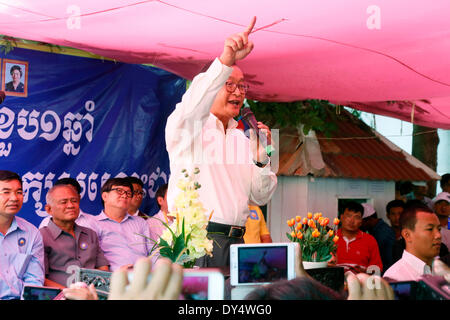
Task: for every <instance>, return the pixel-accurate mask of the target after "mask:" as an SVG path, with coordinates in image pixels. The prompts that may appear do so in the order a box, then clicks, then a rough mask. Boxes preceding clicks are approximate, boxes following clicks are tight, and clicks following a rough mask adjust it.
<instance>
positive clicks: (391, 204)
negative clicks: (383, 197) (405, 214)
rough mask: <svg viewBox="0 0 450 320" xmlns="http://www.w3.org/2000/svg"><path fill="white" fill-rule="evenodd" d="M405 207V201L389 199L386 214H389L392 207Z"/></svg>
mask: <svg viewBox="0 0 450 320" xmlns="http://www.w3.org/2000/svg"><path fill="white" fill-rule="evenodd" d="M397 207H400V208H403V209H404V208H405V203H404V202H403V201H402V200H392V201H389V202H388V204H387V205H386V214H387V215H389V213H390V211H391V209H392V208H397Z"/></svg>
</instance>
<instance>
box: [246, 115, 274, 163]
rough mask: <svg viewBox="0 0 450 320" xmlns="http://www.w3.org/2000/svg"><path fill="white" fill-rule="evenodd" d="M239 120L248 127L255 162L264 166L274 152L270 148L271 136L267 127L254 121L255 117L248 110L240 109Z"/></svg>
mask: <svg viewBox="0 0 450 320" xmlns="http://www.w3.org/2000/svg"><path fill="white" fill-rule="evenodd" d="M241 119H242V121H244V122H245V123H246V124H247V125H248V126H249V127H250V129H251V130H250V144H251V147H252V152H253V155H254V157H256V159H254V160H255V162H257V163H259V164H262V165H265V164H267V163H268V162H269V157H270V156H271V154H272V152H273V151H274V149H273V147H272V139H271V137H272V134H271V132H270V129H269V127H268V126H266V125H265V124H264V123H262V122H260V121H256V118H255V115H254V114H253V112H252V111H251V110H250V108H242V109H241Z"/></svg>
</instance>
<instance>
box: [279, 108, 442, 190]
mask: <svg viewBox="0 0 450 320" xmlns="http://www.w3.org/2000/svg"><path fill="white" fill-rule="evenodd" d="M339 118H340V119H341V120H339V121H338V122H337V123H336V125H337V126H338V129H337V130H336V131H334V132H333V133H332V136H331V137H329V138H327V137H325V136H324V135H323V134H321V133H316V138H317V140H318V142H319V145H320V151H321V155H322V159H323V162H324V163H325V167H324V168H321V169H320V170H318V169H317V168H314V169H313V168H311V167H310V166H309V165H308V163H309V159H308V154H310V153H309V152H308V143H307V139H311V138H304V137H302V135H301V134H299V132H298V130H297V129H293V128H290V129H282V130H280V143H279V149H280V161H279V170H278V175H287V176H291V175H298V176H306V175H308V174H312V175H313V176H316V177H334V178H350V179H369V180H391V181H392V180H393V181H407V180H409V181H429V180H437V179H438V178H436V176H435V177H433V176H432V175H430V174H429V172H428V173H427V172H426V170H430V169H429V168H428V169H427V167H426V166H425V165H424V164H420V165H419V167H416V166H414V165H412V164H411V163H410V162H409V161H408V160H407V155H405V152H402V151H401V150H400V151H399V150H395V149H394V148H392V147H391V146H389V145H388V144H387V143H385V142H384V141H383V140H382V139H380V137H378V135H379V136H381V135H380V134H379V133H376V134H375V132H374V131H373V130H372V129H371V128H370V127H369V126H367V125H366V124H365V123H364V122H362V121H361V120H359V119H357V118H355V117H354V116H352V115H351V114H350V113H349V112H347V111H345V110H343V111H341V115H340V117H339ZM299 145H300V147H299Z"/></svg>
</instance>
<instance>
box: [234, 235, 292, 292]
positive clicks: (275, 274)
mask: <svg viewBox="0 0 450 320" xmlns="http://www.w3.org/2000/svg"><path fill="white" fill-rule="evenodd" d="M296 246H298V243H295V242H280V243H255V244H233V245H231V246H230V281H231V285H232V286H238V285H256V284H266V283H271V282H273V281H277V280H281V279H288V280H290V279H294V278H295V247H296Z"/></svg>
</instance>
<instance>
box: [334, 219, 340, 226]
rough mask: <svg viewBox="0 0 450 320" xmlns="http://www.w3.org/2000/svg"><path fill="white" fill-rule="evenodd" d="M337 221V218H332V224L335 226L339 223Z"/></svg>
mask: <svg viewBox="0 0 450 320" xmlns="http://www.w3.org/2000/svg"><path fill="white" fill-rule="evenodd" d="M339 222H340V221H339V219H338V218H334V220H333V224H334V225H336V226H337V225H338V224H339Z"/></svg>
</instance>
